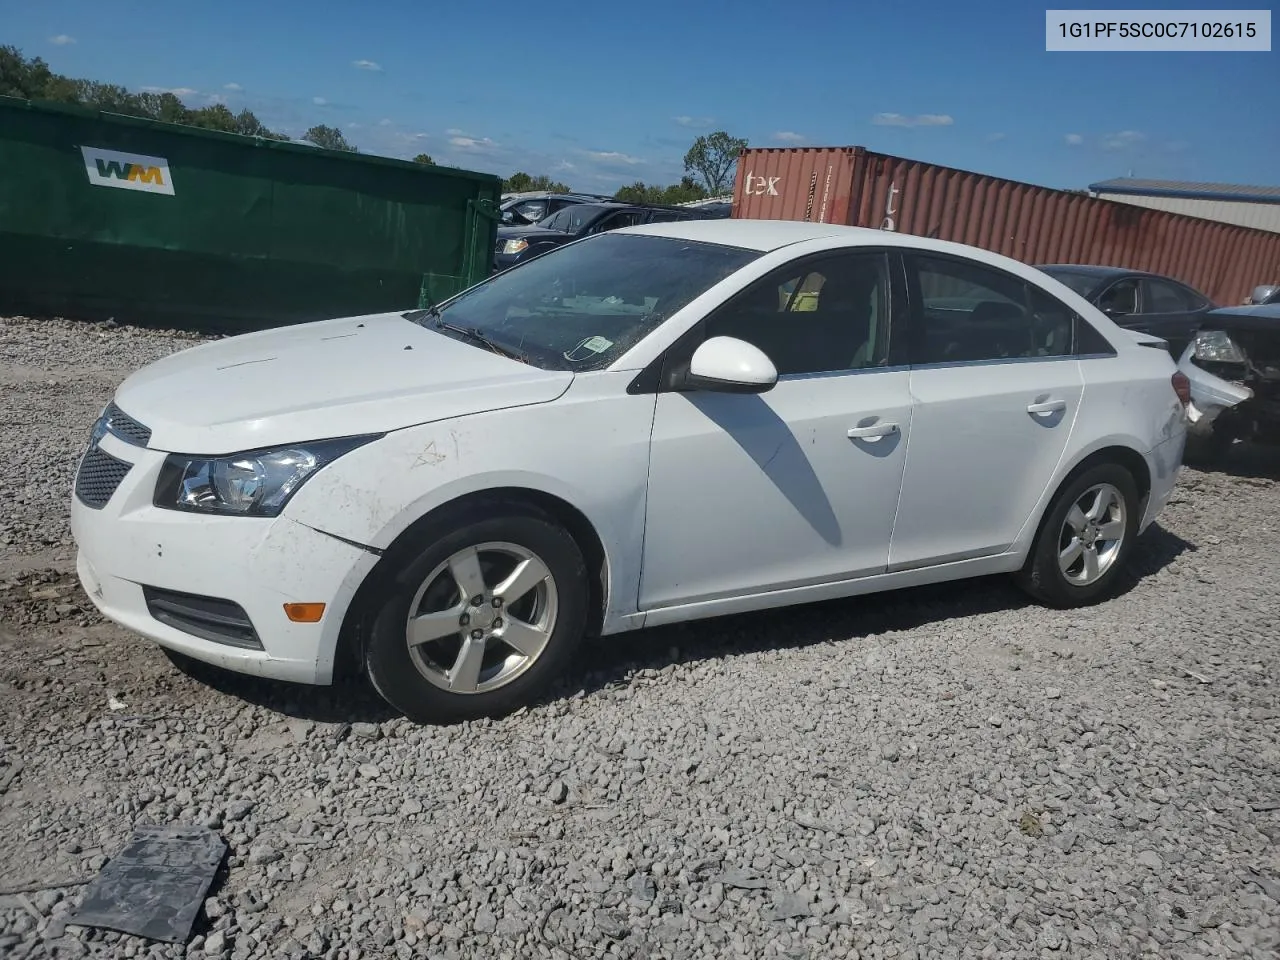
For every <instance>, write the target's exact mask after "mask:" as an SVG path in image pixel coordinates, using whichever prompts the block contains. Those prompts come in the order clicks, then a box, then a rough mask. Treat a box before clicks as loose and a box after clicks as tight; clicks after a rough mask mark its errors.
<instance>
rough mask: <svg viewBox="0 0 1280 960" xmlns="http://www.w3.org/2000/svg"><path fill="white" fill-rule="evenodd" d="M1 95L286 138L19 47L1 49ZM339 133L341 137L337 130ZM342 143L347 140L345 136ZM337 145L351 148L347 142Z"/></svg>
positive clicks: (240, 117) (220, 107)
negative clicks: (71, 70)
mask: <svg viewBox="0 0 1280 960" xmlns="http://www.w3.org/2000/svg"><path fill="white" fill-rule="evenodd" d="M0 95H3V96H10V97H22V98H24V99H27V100H53V101H56V102H58V103H74V104H80V105H81V106H85V107H92V108H93V109H95V110H103V111H106V112H108V113H121V114H124V115H125V116H130V117H145V118H147V119H149V120H161V121H163V122H165V123H181V124H185V125H187V126H190V127H201V128H203V129H205V130H221V131H222V132H224V133H239V134H242V135H244V136H246V137H263V138H265V139H268V140H288V139H289V138H288V137H287V136H286V135H285V134H283V133H276V132H275V131H273V130H270V129H268V128H267V126H266V125H265V124H264V123H263V122H262V121H261V120H259V119H258V118H257V117H255V116H254V115H253V113H252V111H250V110H241V111H240V112H239V113H232V112H231V111H230V110H229V109H227V107H226V106H225V105H224V104H221V103H215V104H211V105H210V106H207V107H199V108H197V109H194V110H193V109H191V108H190V107H188V106H187V105H186V104H184V103H183V102H182V101H181V100H180V99H178V97H176V96H175V95H174V94H172V93H133V92H132V91H130V90H128V89H126V88H125V87H122V86H119V85H118V84H114V83H99V82H98V81H96V80H78V79H76V78H74V77H66V76H63V75H62V74H60V73H54V72H53V71H51V70H50V69H49V66H48V64H46V63H45V62H44V61H43V60H41V59H40V58H39V57H35V58H33V59H30V60H28V59H27V58H25V57H24V56H23V55H22V51H21V50H19V49H18V48H17V47H12V46H6V47H0ZM312 129H313V130H315V129H328V128H312ZM338 136H339V138H341V136H342V134H341V133H339V134H338ZM342 142H343V143H346V141H345V140H343V141H342ZM338 149H347V150H354V149H355V148H354V147H351V146H350V145H348V146H346V147H339V148H338Z"/></svg>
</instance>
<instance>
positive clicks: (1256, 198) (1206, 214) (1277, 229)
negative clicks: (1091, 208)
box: [1089, 177, 1280, 233]
mask: <svg viewBox="0 0 1280 960" xmlns="http://www.w3.org/2000/svg"><path fill="white" fill-rule="evenodd" d="M1089 192H1090V193H1091V194H1093V195H1094V196H1095V197H1101V198H1102V199H1104V200H1116V201H1119V202H1121V203H1132V204H1134V205H1135V206H1139V207H1147V208H1148V209H1151V210H1165V211H1168V212H1169V213H1183V214H1187V215H1188V216H1192V217H1203V218H1204V219H1206V220H1217V221H1219V222H1221V223H1234V224H1237V225H1238V226H1241V227H1253V228H1254V229H1257V230H1270V231H1272V232H1273V233H1280V187H1254V186H1240V185H1236V184H1231V183H1186V182H1183V181H1179V180H1142V179H1138V178H1134V177H1118V178H1116V179H1115V180H1103V181H1102V182H1101V183H1091V184H1090V185H1089Z"/></svg>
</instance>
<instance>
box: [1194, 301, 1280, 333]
mask: <svg viewBox="0 0 1280 960" xmlns="http://www.w3.org/2000/svg"><path fill="white" fill-rule="evenodd" d="M1201 329H1203V330H1213V329H1218V330H1224V329H1225V330H1257V331H1259V332H1262V333H1273V332H1274V333H1280V303H1257V304H1253V305H1252V306H1241V307H1219V308H1218V309H1217V310H1210V311H1209V312H1208V313H1206V314H1205V315H1204V321H1203V322H1202V323H1201Z"/></svg>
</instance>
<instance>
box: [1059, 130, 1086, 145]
mask: <svg viewBox="0 0 1280 960" xmlns="http://www.w3.org/2000/svg"><path fill="white" fill-rule="evenodd" d="M1062 139H1064V140H1066V141H1067V146H1069V147H1078V146H1080V144H1082V143H1084V137H1082V136H1080V134H1078V133H1068V134H1067V135H1066V136H1065V137H1063V138H1062Z"/></svg>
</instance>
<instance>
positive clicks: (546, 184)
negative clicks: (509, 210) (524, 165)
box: [502, 170, 569, 193]
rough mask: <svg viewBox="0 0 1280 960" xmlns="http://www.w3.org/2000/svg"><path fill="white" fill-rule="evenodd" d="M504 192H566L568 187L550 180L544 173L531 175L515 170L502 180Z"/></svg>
mask: <svg viewBox="0 0 1280 960" xmlns="http://www.w3.org/2000/svg"><path fill="white" fill-rule="evenodd" d="M502 190H503V192H504V193H528V192H529V191H531V190H545V191H547V192H548V193H568V192H569V188H568V187H567V186H565V185H564V184H563V183H560V182H559V181H558V180H552V179H551V178H550V177H548V176H547V175H546V174H544V173H543V174H538V176H536V177H531V176H529V174H527V173H525V172H524V171H523V170H520V171H517V172H515V173H513V174H512V175H511V176H509V177H508V178H507V179H506V180H504V181H503V182H502Z"/></svg>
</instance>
